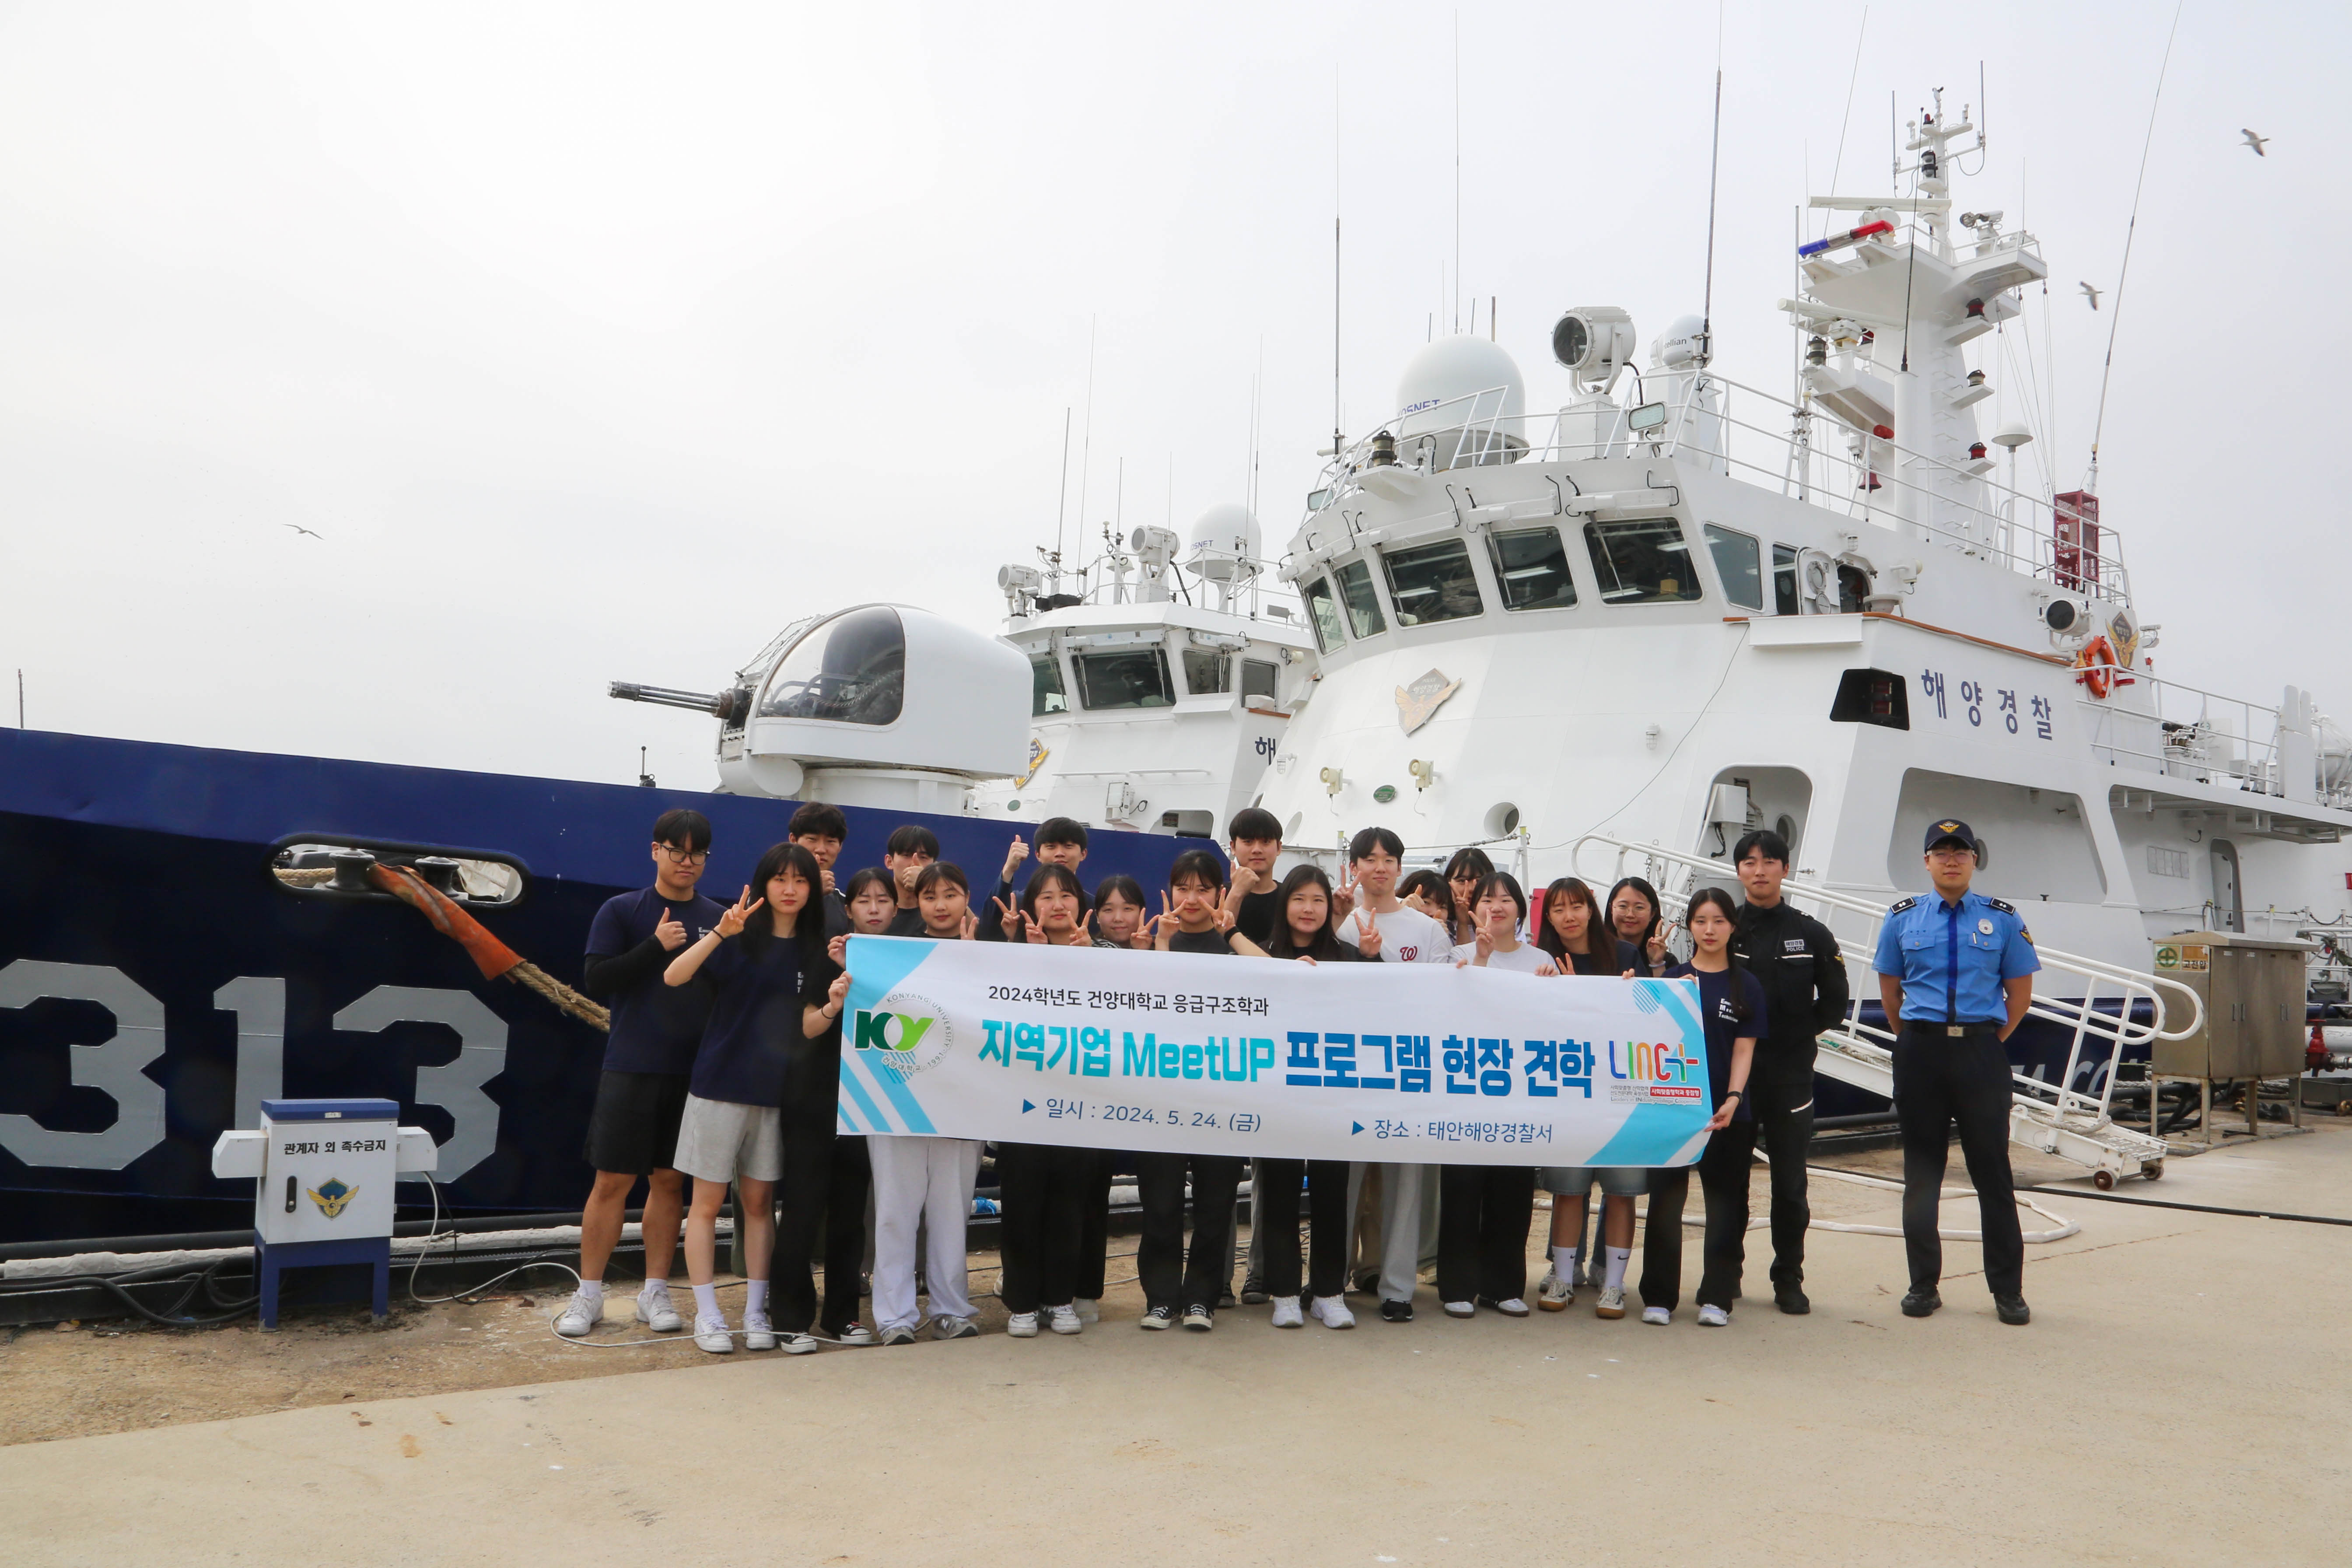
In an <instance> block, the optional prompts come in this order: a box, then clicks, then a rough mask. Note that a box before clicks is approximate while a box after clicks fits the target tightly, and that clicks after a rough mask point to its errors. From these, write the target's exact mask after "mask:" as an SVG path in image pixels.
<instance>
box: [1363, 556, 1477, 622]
mask: <svg viewBox="0 0 2352 1568" xmlns="http://www.w3.org/2000/svg"><path fill="white" fill-rule="evenodd" d="M1381 568H1382V570H1384V571H1386V572H1387V573H1388V574H1389V597H1390V598H1391V599H1392V600H1394V601H1395V602H1396V613H1397V625H1399V626H1433V625H1435V624H1436V623H1437V622H1439V621H1458V620H1462V619H1464V618H1465V617H1467V616H1475V615H1479V614H1482V613H1483V612H1484V611H1485V610H1486V605H1485V604H1484V603H1482V602H1481V601H1480V599H1479V597H1478V578H1477V576H1476V574H1475V573H1473V572H1472V571H1471V570H1470V547H1469V546H1468V545H1467V544H1465V543H1464V542H1462V541H1461V540H1459V539H1441V540H1438V541H1437V542H1434V543H1432V544H1415V545H1412V546H1410V547H1408V548H1406V549H1403V550H1383V551H1381Z"/></svg>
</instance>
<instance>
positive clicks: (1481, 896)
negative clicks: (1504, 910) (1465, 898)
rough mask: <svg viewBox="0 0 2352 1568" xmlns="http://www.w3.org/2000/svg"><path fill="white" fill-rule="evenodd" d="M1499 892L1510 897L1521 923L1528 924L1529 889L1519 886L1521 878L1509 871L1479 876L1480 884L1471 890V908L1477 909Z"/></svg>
mask: <svg viewBox="0 0 2352 1568" xmlns="http://www.w3.org/2000/svg"><path fill="white" fill-rule="evenodd" d="M1497 892H1500V893H1504V894H1507V896H1508V897H1509V899H1510V900H1511V903H1512V906H1513V907H1514V908H1516V909H1517V910H1518V911H1519V923H1520V924H1521V925H1525V924H1527V923H1528V895H1527V890H1526V889H1523V888H1521V887H1520V886H1519V879H1517V877H1514V876H1512V875H1511V874H1510V873H1509V872H1508V871H1489V872H1487V873H1486V875H1485V876H1483V877H1481V878H1479V879H1478V886H1477V887H1476V888H1475V889H1472V890H1471V894H1470V908H1471V909H1472V910H1474V911H1475V910H1476V909H1477V908H1478V906H1479V905H1480V904H1483V903H1485V902H1486V900H1487V899H1488V898H1489V897H1490V896H1492V895H1493V894H1495V893H1497Z"/></svg>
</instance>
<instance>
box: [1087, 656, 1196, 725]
mask: <svg viewBox="0 0 2352 1568" xmlns="http://www.w3.org/2000/svg"><path fill="white" fill-rule="evenodd" d="M1073 662H1074V663H1076V665H1077V667H1078V700H1079V701H1080V702H1082V703H1084V704H1085V705H1086V708H1087V711H1088V712H1094V711H1096V710H1100V709H1105V708H1167V707H1171V706H1173V705H1174V703H1175V701H1176V689H1175V687H1174V685H1173V684H1172V683H1171V681H1170V680H1169V679H1168V650H1167V649H1165V648H1159V647H1131V648H1120V649H1118V650H1117V651H1116V652H1110V653H1082V654H1079V655H1078V656H1077V657H1076V659H1075V660H1073Z"/></svg>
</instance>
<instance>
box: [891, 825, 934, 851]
mask: <svg viewBox="0 0 2352 1568" xmlns="http://www.w3.org/2000/svg"><path fill="white" fill-rule="evenodd" d="M883 851H884V853H886V854H890V855H928V856H929V857H930V858H932V859H934V860H936V859H938V858H940V836H939V835H938V834H936V833H934V832H932V831H931V830H930V829H929V828H928V827H918V826H915V825H914V824H913V823H911V822H910V823H908V824H907V825H906V826H903V827H894V828H892V829H891V830H890V841H889V842H888V843H887V844H886V845H884V846H883Z"/></svg>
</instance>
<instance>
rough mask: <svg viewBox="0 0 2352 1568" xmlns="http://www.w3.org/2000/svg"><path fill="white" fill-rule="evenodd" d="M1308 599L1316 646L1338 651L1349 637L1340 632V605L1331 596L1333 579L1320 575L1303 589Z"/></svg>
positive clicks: (1308, 616)
mask: <svg viewBox="0 0 2352 1568" xmlns="http://www.w3.org/2000/svg"><path fill="white" fill-rule="evenodd" d="M1301 596H1302V597H1304V598H1305V599H1306V601H1307V622H1308V624H1309V625H1311V626H1314V628H1315V646H1316V647H1318V648H1319V649H1321V650H1322V651H1323V652H1325V653H1337V652H1338V651H1339V645H1340V644H1341V643H1342V642H1345V641H1346V640H1347V639H1346V638H1345V637H1342V636H1341V635H1340V632H1339V602H1338V601H1337V600H1335V599H1333V598H1332V597H1331V580H1330V579H1329V578H1328V577H1318V578H1316V579H1315V581H1313V582H1312V583H1309V584H1307V586H1306V587H1305V588H1304V589H1302V590H1301Z"/></svg>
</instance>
